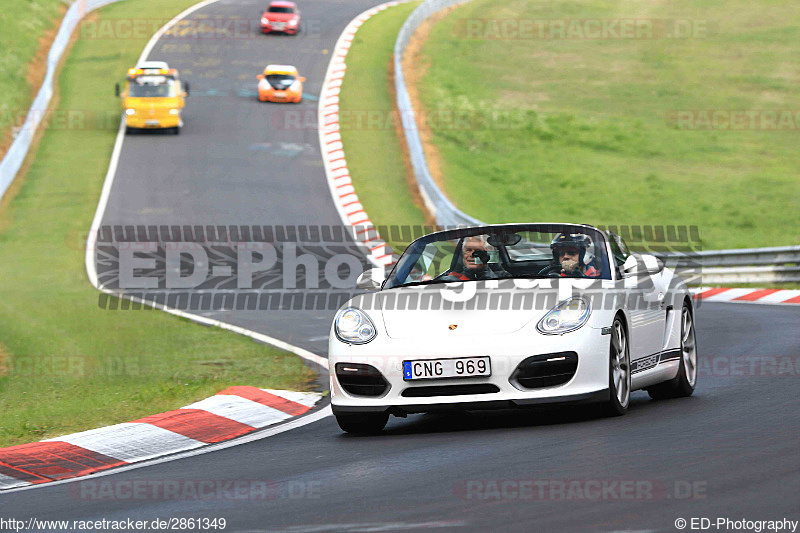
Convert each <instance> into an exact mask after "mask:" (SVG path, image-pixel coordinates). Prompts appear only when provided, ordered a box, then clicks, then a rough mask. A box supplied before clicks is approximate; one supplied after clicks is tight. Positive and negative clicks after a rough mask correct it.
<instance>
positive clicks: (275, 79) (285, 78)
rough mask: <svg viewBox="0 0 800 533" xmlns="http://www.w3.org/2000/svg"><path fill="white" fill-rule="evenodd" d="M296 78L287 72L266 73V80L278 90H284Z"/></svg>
mask: <svg viewBox="0 0 800 533" xmlns="http://www.w3.org/2000/svg"><path fill="white" fill-rule="evenodd" d="M295 79H296V78H295V77H294V76H291V75H289V74H269V75H267V81H268V82H269V84H270V85H272V87H273V88H275V89H277V90H279V91H285V90H286V89H288V88H289V87H290V86H291V85H292V84H293V83H294V80H295Z"/></svg>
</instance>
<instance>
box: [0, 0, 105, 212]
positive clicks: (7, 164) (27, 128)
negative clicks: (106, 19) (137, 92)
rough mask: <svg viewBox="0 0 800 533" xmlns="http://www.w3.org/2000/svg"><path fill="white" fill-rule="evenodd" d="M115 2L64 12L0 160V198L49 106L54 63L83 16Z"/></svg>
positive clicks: (93, 0) (94, 0)
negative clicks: (33, 92)
mask: <svg viewBox="0 0 800 533" xmlns="http://www.w3.org/2000/svg"><path fill="white" fill-rule="evenodd" d="M118 1H119V0H78V1H77V2H75V3H73V4H72V5H71V6H70V7H69V9H68V10H67V14H66V15H65V16H64V20H63V21H62V22H61V27H60V28H59V29H58V33H57V34H56V38H55V40H54V41H53V45H52V46H51V47H50V52H49V53H48V54H47V72H46V73H45V76H44V82H42V87H41V88H40V89H39V92H38V93H37V94H36V98H34V100H33V104H31V108H30V110H28V113H27V115H26V116H25V122H24V123H23V124H22V125H21V126H20V127H19V128H18V129H17V131H16V137H15V138H14V142H13V143H12V144H11V147H10V148H9V150H8V152H6V155H5V157H3V160H2V161H0V199H2V197H3V195H4V194H5V193H6V190H8V187H9V185H11V182H12V181H14V177H15V176H16V175H17V172H19V169H20V167H21V166H22V163H23V161H25V157H26V156H27V155H28V150H30V147H31V143H32V142H33V137H34V135H35V134H36V130H37V128H38V127H39V124H40V123H41V122H42V119H43V118H44V117H45V114H46V112H47V108H48V106H49V105H50V99H51V98H52V97H53V76H54V75H55V71H56V67H58V62H59V61H60V60H61V56H62V55H63V54H64V50H66V48H67V45H68V44H69V40H70V36H71V35H72V32H73V31H74V30H75V28H76V27H77V26H78V24H79V23H80V21H81V19H82V18H83V17H84V16H85V15H86V13H89V12H90V11H93V10H95V9H97V8H100V7H103V6H105V5H108V4H113V3H114V2H118Z"/></svg>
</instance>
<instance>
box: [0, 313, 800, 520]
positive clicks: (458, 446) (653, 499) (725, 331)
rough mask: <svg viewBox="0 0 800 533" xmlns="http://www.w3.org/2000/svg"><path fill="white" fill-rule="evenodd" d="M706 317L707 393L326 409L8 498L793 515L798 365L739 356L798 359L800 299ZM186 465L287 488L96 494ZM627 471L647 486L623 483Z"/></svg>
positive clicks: (185, 509) (799, 415) (448, 515)
mask: <svg viewBox="0 0 800 533" xmlns="http://www.w3.org/2000/svg"><path fill="white" fill-rule="evenodd" d="M697 320H698V345H699V348H700V358H701V364H700V367H699V368H700V374H699V383H698V388H697V390H696V392H695V395H694V396H692V397H691V398H688V399H681V400H668V401H661V402H654V401H651V400H649V398H648V397H647V395H646V394H645V393H643V392H637V393H635V394H634V398H633V401H632V406H631V410H630V411H629V413H628V414H627V415H626V416H624V417H620V418H602V417H598V416H596V415H594V414H593V413H591V412H587V411H585V410H584V409H578V408H570V409H550V410H546V411H541V412H536V411H534V412H527V411H519V412H518V411H504V412H499V413H469V414H462V415H415V416H410V417H409V418H408V419H405V420H402V419H396V418H393V419H392V420H391V421H390V424H389V426H388V430H387V431H386V432H384V434H382V435H380V436H376V437H351V436H348V435H345V434H343V433H342V432H341V431H340V430H339V428H338V427H337V426H336V423H335V421H334V420H333V418H332V417H328V418H325V419H323V420H321V421H319V422H317V423H314V424H311V425H309V426H306V427H303V428H300V429H296V430H292V431H289V432H287V433H284V434H281V435H277V436H274V437H270V438H267V439H265V440H262V441H257V442H253V443H249V444H245V445H242V446H236V447H233V448H230V449H227V450H222V451H219V452H215V453H212V454H209V455H203V456H198V457H193V458H187V459H181V460H177V461H173V462H169V463H165V464H160V465H157V466H155V467H152V468H143V469H138V470H133V471H129V472H122V473H119V474H115V475H110V476H105V477H102V478H97V479H96V481H91V480H90V481H88V482H93V483H102V484H104V485H89V486H88V487H89V488H90V489H91V490H90V491H88V492H85V493H84V492H82V491H81V487H82V486H81V484H80V483H81V482H78V483H70V484H64V485H58V486H51V487H43V488H40V489H36V490H33V491H25V492H18V493H11V494H8V495H4V496H3V497H2V498H1V499H0V501H2V505H3V508H4V510H5V511H6V513H5V514H7V515H10V516H16V517H18V518H23V517H28V516H33V517H37V518H45V519H60V520H64V519H70V520H72V519H75V520H78V519H101V518H106V519H109V520H114V519H116V520H122V519H127V518H133V519H139V520H153V519H155V518H167V517H208V518H215V517H216V518H219V517H224V518H226V520H227V521H228V523H227V528H226V531H293V532H300V531H309V532H311V531H402V530H416V531H427V530H437V529H440V530H450V529H452V530H464V531H487V530H491V531H496V530H500V529H502V530H508V531H565V532H568V531H646V530H650V531H676V529H675V527H674V525H673V524H674V521H675V520H676V519H677V518H679V517H682V518H686V519H689V518H690V517H710V518H716V517H731V518H736V519H741V518H747V519H750V520H755V519H780V518H791V519H794V520H797V519H798V518H800V508H799V504H798V498H797V495H798V493H800V481H799V480H800V475H798V474H800V447H798V445H797V442H798V437H800V429H798V428H800V396H798V394H797V392H798V379H800V377H798V374H797V369H796V368H795V370H794V371H793V372H792V373H790V374H785V375H764V376H760V375H759V376H753V375H748V374H751V372H750V371H749V370H747V368H749V365H748V364H747V363H746V361H747V359H742V358H744V357H753V356H755V357H761V356H774V357H775V358H776V361H780V360H781V359H780V358H781V357H784V360H785V358H786V356H790V359H791V360H792V361H795V363H796V361H797V360H798V357H797V355H798V354H800V330H798V328H797V327H796V324H797V323H798V321H800V309H798V308H796V307H778V306H754V305H735V304H733V305H732V304H707V305H704V306H702V307H701V308H700V309H699V311H698V317H697ZM737 357H738V358H739V359H735V358H737ZM737 360H738V361H745V363H736V362H735V361H737ZM758 368H766V369H767V373H769V372H768V369H769V367H768V366H767V367H762V366H759V367H758ZM784 372H786V369H785V368H784ZM757 373H758V372H757ZM732 374H735V375H732ZM739 374H741V375H739ZM187 480H189V481H188V482H189V483H192V484H194V485H192V486H196V484H197V483H199V482H201V481H208V480H261V481H266V482H269V483H274V484H275V485H271V486H273V487H274V489H275V490H274V493H272V497H271V498H270V499H267V500H266V501H265V500H263V499H262V498H261V497H260V495H254V496H253V497H244V498H241V499H238V498H235V497H230V496H228V497H224V494H225V492H224V491H222V493H221V494H223V497H222V498H221V499H220V500H218V501H205V502H200V501H196V500H192V499H191V498H189V499H177V500H176V499H170V500H151V499H147V498H145V497H140V498H135V497H133V496H125V493H124V491H123V492H122V494H121V495H122V498H119V497H110V498H109V499H103V500H99V501H98V500H93V499H91V498H92V497H94V496H92V495H94V494H102V492H100V491H101V490H107V491H109V492H108V493H107V494H115V492H114V491H115V488H114V487H117V488H124V487H129V486H132V482H137V483H140V484H141V483H142V482H143V481H147V482H150V483H152V484H154V485H155V486H163V485H164V483H167V482H175V481H179V482H181V483H186V482H187ZM509 480H510V481H512V482H515V483H516V482H519V481H521V480H529V481H533V480H536V481H538V482H539V483H545V485H542V486H543V487H545V492H544V494H545V497H544V498H539V497H538V495H539V493H538V492H533V493H532V494H533V495H534V496H536V497H533V498H532V497H530V494H531V493H524V492H523V493H521V494H523V496H522V497H520V496H519V495H516V496H515V493H514V492H513V490H512V491H508V490H507V491H506V492H505V493H500V492H498V489H497V488H496V489H494V491H493V490H492V489H491V487H492V486H491V485H489V484H488V483H489V482H491V481H495V482H497V484H498V485H497V487H499V486H500V485H499V484H500V483H501V482H503V481H509ZM574 481H577V482H579V483H580V485H579V486H580V487H583V488H585V489H587V493H588V495H589V496H592V495H593V494H594V493H592V492H591V489H592V487H594V486H600V485H597V484H598V483H600V484H603V485H602V486H605V487H606V492H605V496H602V497H601V498H599V499H597V498H595V499H587V498H586V497H583V498H580V497H579V495H576V494H572V496H571V497H570V498H568V499H565V498H564V497H561V496H560V494H559V492H558V486H559V483H562V484H566V483H571V482H574ZM615 481H617V482H624V483H627V484H628V486H633V487H636V486H638V487H640V488H639V489H638V493H637V492H636V490H637V489H632V490H633V491H632V492H631V491H628V492H624V491H623V489H622V488H621V487H622V486H623V485H620V484H619V483H618V484H617V485H616V486H615V485H614V484H613V483H614V482H615ZM83 483H87V482H83ZM126 483H127V484H128V485H126ZM470 483H472V484H471V485H470ZM476 483H480V484H482V485H476ZM592 483H594V485H592ZM631 483H635V484H638V485H631ZM512 486H513V485H512ZM517 486H519V485H517ZM70 487H72V488H70ZM475 487H478V488H477V489H476V488H475ZM92 491H94V492H92ZM551 491H555V492H551ZM146 493H147V491H145V493H144V494H146ZM81 494H84V496H83V497H82V496H81ZM518 494H520V493H518ZM564 494H566V493H564ZM601 494H602V493H601ZM637 494H638V496H637Z"/></svg>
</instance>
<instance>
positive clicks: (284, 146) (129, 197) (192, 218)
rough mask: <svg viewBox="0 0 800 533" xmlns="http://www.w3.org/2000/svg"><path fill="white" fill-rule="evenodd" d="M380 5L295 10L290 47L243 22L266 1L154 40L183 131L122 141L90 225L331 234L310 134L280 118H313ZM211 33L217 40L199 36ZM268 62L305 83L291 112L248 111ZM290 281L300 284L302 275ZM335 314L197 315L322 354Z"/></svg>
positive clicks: (217, 13)
mask: <svg viewBox="0 0 800 533" xmlns="http://www.w3.org/2000/svg"><path fill="white" fill-rule="evenodd" d="M379 3H380V2H379V1H376V0H346V1H342V0H338V1H337V0H334V1H308V2H302V3H300V8H301V11H302V15H303V24H302V31H301V33H300V34H298V35H296V36H285V35H281V34H271V35H262V34H260V32H259V29H258V27H257V25H254V24H253V23H257V21H258V20H259V19H260V15H259V14H260V13H261V12H262V11H263V8H264V6H265V5H266V2H265V0H221V1H219V2H216V3H213V4H211V5H209V6H206V7H204V8H202V9H200V10H198V11H196V12H194V13H192V14H191V15H189V17H187V19H186V20H187V21H188V23H186V24H185V25H179V26H177V27H176V29H175V30H174V31H172V32H170V33H168V34H167V35H165V36H164V37H162V38H161V39H160V40H159V41H158V43H157V44H156V46H155V47H154V49H153V50H152V52H151V53H150V57H149V59H151V60H164V61H167V62H168V63H169V64H170V66H172V67H175V68H178V69H179V70H180V72H181V76H182V77H183V78H184V79H185V80H186V81H188V82H189V83H190V87H191V91H190V93H191V94H190V97H189V98H188V99H187V105H186V110H185V112H184V124H185V125H184V127H183V130H182V132H181V134H180V135H178V136H173V135H171V134H168V133H163V132H144V133H136V134H132V135H127V136H126V138H125V141H124V143H123V148H122V152H121V156H120V159H119V166H118V167H117V172H116V176H115V179H114V183H113V187H112V189H111V194H110V197H109V201H108V205H107V208H106V211H105V214H104V217H103V220H102V223H101V224H102V225H104V226H124V225H141V224H146V225H150V226H153V225H156V226H168V225H191V226H196V225H202V226H205V225H225V226H247V227H252V226H259V225H260V226H293V225H309V226H317V227H320V226H324V227H334V228H339V229H341V228H342V221H341V219H340V217H339V215H338V213H337V212H336V209H335V207H334V204H333V201H332V200H331V197H330V191H329V188H328V183H327V181H326V178H325V173H324V169H323V166H322V157H321V152H320V147H319V138H318V133H317V130H316V129H315V128H314V127H313V123H311V127H308V123H307V121H306V122H301V124H305V125H301V127H295V126H294V124H296V122H293V121H292V120H291V119H290V120H288V121H287V120H285V118H286V113H301V114H302V116H303V117H309V116H313V117H316V109H317V103H318V102H317V99H318V97H319V93H320V90H321V87H322V82H323V78H324V76H325V72H326V70H327V67H328V63H329V61H330V59H331V55H330V54H331V50H332V49H333V46H334V44H335V43H336V40H337V39H338V37H339V35H340V34H341V32H342V31H343V30H344V28H345V26H346V25H347V23H349V22H350V21H351V20H352V19H353V18H354V17H355V16H357V15H358V14H359V13H361V12H363V11H365V10H367V9H369V8H370V7H372V6H374V5H377V4H379ZM243 19H244V20H243ZM242 22H244V24H242ZM226 25H227V26H226ZM214 27H216V28H220V31H219V32H214V31H207V30H206V29H205V28H214ZM182 28H183V29H182ZM224 28H227V32H225V31H222V30H223V29H224ZM269 63H282V64H292V65H295V66H296V67H297V68H298V69H299V71H300V74H301V75H302V76H305V77H306V79H307V81H306V83H305V86H304V91H303V92H304V95H305V98H304V101H303V102H302V103H301V104H272V103H263V102H259V101H258V100H257V98H256V94H257V93H256V91H257V83H258V82H257V80H256V75H257V74H260V73H261V72H262V71H263V69H264V67H265V66H266V65H267V64H269ZM344 248H348V247H346V246H345V247H344ZM329 251H330V250H329ZM339 251H341V250H339ZM317 252H319V250H317ZM335 252H336V250H334V251H333V253H335ZM299 253H300V252H298V255H299ZM322 253H323V255H324V251H323V252H322ZM345 253H347V252H345ZM359 256H361V254H359ZM321 264H322V263H321ZM364 264H365V265H366V263H365V262H364ZM298 275H299V277H301V278H302V277H303V275H304V271H303V269H302V268H300V269H298ZM298 286H300V287H302V285H298ZM334 311H335V309H334V310H330V309H326V310H313V309H300V310H295V311H286V310H276V311H272V312H270V311H266V312H251V311H246V310H245V311H205V312H197V314H201V315H203V316H207V317H209V318H215V319H218V320H222V321H224V322H229V323H232V324H235V325H238V326H242V327H245V328H248V329H251V330H254V331H258V332H260V333H266V334H269V335H271V336H276V337H278V338H280V339H281V340H283V341H286V342H289V343H291V344H294V345H296V346H300V347H302V348H305V349H307V350H310V351H312V352H315V353H325V351H326V350H327V332H328V327H329V326H330V322H331V319H332V317H333V313H334Z"/></svg>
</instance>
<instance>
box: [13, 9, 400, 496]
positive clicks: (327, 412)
mask: <svg viewBox="0 0 800 533" xmlns="http://www.w3.org/2000/svg"><path fill="white" fill-rule="evenodd" d="M218 1H219V0H204V1H203V2H200V3H198V4H195V5H194V6H192V7H190V8H188V9H186V10H185V11H183V12H182V13H180V14H178V15H177V16H175V17H174V18H173V19H172V20H170V21H169V22H168V23H167V24H165V25H164V26H163V27H162V28H160V29H159V30H158V31H157V32H156V33H155V34H154V35H153V37H151V38H150V40H149V41H148V43H147V45H146V46H145V48H144V50H143V51H142V53H141V55H140V56H139V61H143V60H145V59H146V58H147V56H148V55H149V54H150V52H151V51H152V49H153V47H154V46H155V45H156V43H157V42H158V40H159V39H160V38H161V36H163V35H164V33H165V32H166V31H167V30H168V29H169V28H170V27H172V26H173V25H174V24H176V23H177V22H178V21H180V20H181V19H183V18H185V17H186V16H188V15H190V14H191V13H193V12H195V11H197V10H198V9H201V8H203V7H205V6H208V5H211V4H213V3H215V2H218ZM396 4H397V2H387V3H386V4H381V5H379V6H376V7H373V8H370V9H368V10H366V11H364V12H363V13H361V14H359V15H358V16H357V17H355V18H354V19H353V21H351V22H350V24H348V25H347V26H346V28H345V30H344V31H343V32H342V35H340V36H339V39H338V40H337V47H338V46H339V45H340V43H342V42H343V37H344V33H345V32H348V31H351V32H352V29H351V28H352V26H353V24H354V22H355V21H356V20H357V19H360V18H362V17H365V16H366V15H367V14H369V16H371V15H373V14H375V13H377V12H379V11H381V10H382V9H385V8H386V7H388V5H396ZM384 6H386V7H384ZM381 8H382V9H381ZM367 18H369V17H367ZM364 20H365V19H364ZM362 22H363V20H362ZM359 25H360V24H359ZM334 50H336V48H334ZM335 57H336V54H332V58H331V63H330V64H329V65H328V73H327V74H326V82H327V81H329V75H330V70H331V65H332V63H333V61H334V60H335ZM139 61H137V63H138V62H139ZM321 105H322V103H320V106H321ZM124 140H125V123H124V122H122V121H121V122H120V127H119V129H118V130H117V137H116V140H115V142H114V149H113V151H112V154H111V160H110V161H109V165H108V171H107V172H106V177H105V180H104V182H103V189H102V191H101V194H100V199H99V201H98V204H97V209H96V211H95V215H94V219H93V220H92V225H91V228H90V230H89V235H88V237H87V239H86V254H85V256H84V261H85V266H86V274H87V276H88V278H89V281H90V282H91V284H92V286H94V287H95V288H96V289H98V290H100V291H102V292H105V293H107V294H111V295H115V296H120V295H119V294H117V293H116V292H114V291H112V290H109V289H106V288H105V287H102V286H101V285H100V283H99V280H98V277H97V270H96V268H95V263H94V260H95V256H94V254H95V248H96V245H97V233H98V230H99V229H100V224H101V222H102V220H103V216H104V215H105V211H106V207H107V205H108V200H109V197H110V196H111V188H112V187H113V184H114V178H115V176H116V171H117V166H118V164H119V158H120V155H121V153H122V143H123V141H124ZM332 195H333V191H332ZM332 199H333V198H332ZM334 203H336V202H335V199H334ZM337 209H338V206H337ZM340 214H342V213H340ZM342 218H343V220H344V221H345V223H347V220H346V219H345V218H344V217H342ZM126 298H128V299H129V300H131V301H137V302H139V303H142V304H152V303H151V302H146V301H143V300H141V299H138V298H131V297H126ZM155 307H157V308H159V309H161V310H163V311H165V312H167V313H170V314H172V315H176V316H180V317H184V318H187V319H189V320H192V321H194V322H198V323H200V324H204V325H209V326H217V327H219V328H222V329H226V330H228V331H232V332H234V333H238V334H240V335H245V336H247V337H250V338H252V339H254V340H257V341H260V342H263V343H266V344H270V345H272V346H275V347H277V348H280V349H283V350H285V351H288V352H291V353H294V354H295V355H297V356H299V357H301V358H303V359H306V360H308V361H311V362H313V363H316V364H318V365H320V366H321V367H323V368H325V369H327V368H328V360H327V359H326V358H324V357H321V356H319V355H316V354H314V353H312V352H310V351H308V350H305V349H303V348H300V347H299V346H294V345H291V344H289V343H287V342H284V341H281V340H279V339H276V338H274V337H270V336H269V335H265V334H263V333H258V332H256V331H252V330H249V329H246V328H242V327H240V326H235V325H233V324H229V323H226V322H221V321H219V320H214V319H211V318H207V317H203V316H200V315H194V314H191V313H186V312H183V311H180V310H178V309H172V308H169V307H167V306H163V305H159V306H155ZM331 415H332V412H331V408H330V406H325V407H324V408H322V409H320V410H318V411H314V412H311V413H310V414H307V415H303V416H300V417H297V418H295V419H292V420H289V421H288V422H285V423H283V424H281V425H279V426H276V427H271V428H267V429H264V430H260V431H256V432H253V433H250V434H247V435H243V436H241V437H238V438H236V439H233V440H230V441H227V442H221V443H218V444H211V445H208V446H204V447H202V448H200V449H197V450H190V451H184V452H179V453H176V454H172V455H169V456H166V457H160V458H154V459H151V460H148V461H144V462H141V463H136V464H132V465H128V466H123V467H119V468H114V469H111V470H107V471H102V472H97V473H94V474H92V476H91V477H92V479H96V478H98V477H104V476H109V475H114V474H118V473H121V472H126V471H129V470H134V469H137V468H145V467H150V466H153V465H157V464H161V463H166V462H169V461H175V460H178V459H183V458H187V457H194V456H197V455H202V454H205V453H210V452H215V451H217V450H224V449H226V448H231V447H233V446H239V445H241V444H246V443H249V442H253V441H257V440H261V439H265V438H269V437H272V436H274V435H278V434H280V433H284V432H287V431H291V430H293V429H297V428H300V427H303V426H305V425H308V424H313V423H314V422H317V421H319V420H322V419H324V418H327V417H328V416H331ZM101 429H102V428H101ZM81 479H84V477H77V478H72V479H64V480H59V481H52V482H49V483H43V484H36V485H27V486H23V487H17V488H12V489H8V490H5V491H3V493H4V494H7V493H10V492H19V491H23V490H32V489H36V488H42V487H52V486H54V485H61V484H65V483H72V482H75V481H80V480H81Z"/></svg>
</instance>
